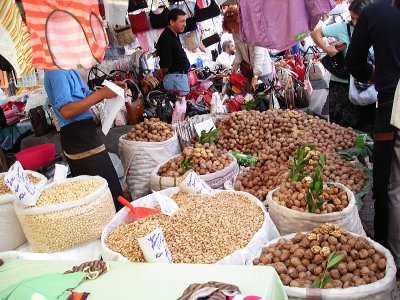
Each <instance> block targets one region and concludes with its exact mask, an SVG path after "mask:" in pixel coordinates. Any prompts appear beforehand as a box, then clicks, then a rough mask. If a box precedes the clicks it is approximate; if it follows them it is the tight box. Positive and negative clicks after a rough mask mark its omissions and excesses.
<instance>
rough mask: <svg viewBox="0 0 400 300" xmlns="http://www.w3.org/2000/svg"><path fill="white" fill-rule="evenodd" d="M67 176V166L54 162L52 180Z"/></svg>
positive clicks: (61, 179)
mask: <svg viewBox="0 0 400 300" xmlns="http://www.w3.org/2000/svg"><path fill="white" fill-rule="evenodd" d="M67 176H68V167H67V166H65V165H61V164H55V171H54V176H53V182H58V181H63V180H65V179H66V178H67Z"/></svg>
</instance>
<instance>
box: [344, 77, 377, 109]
mask: <svg viewBox="0 0 400 300" xmlns="http://www.w3.org/2000/svg"><path fill="white" fill-rule="evenodd" d="M349 100H350V102H351V103H353V104H354V105H361V106H363V105H369V104H372V103H375V102H376V101H378V92H377V91H376V89H375V85H374V84H370V85H369V87H368V88H366V89H364V90H362V91H360V90H359V89H358V88H357V85H356V82H355V79H354V77H353V76H351V75H350V82H349Z"/></svg>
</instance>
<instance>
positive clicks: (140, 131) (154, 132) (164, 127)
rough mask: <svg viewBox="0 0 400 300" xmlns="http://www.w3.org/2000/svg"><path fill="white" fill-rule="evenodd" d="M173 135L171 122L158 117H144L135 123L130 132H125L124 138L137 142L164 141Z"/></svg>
mask: <svg viewBox="0 0 400 300" xmlns="http://www.w3.org/2000/svg"><path fill="white" fill-rule="evenodd" d="M173 135H174V130H173V129H172V126H171V124H168V123H165V122H162V121H161V120H160V119H158V118H153V119H145V120H144V121H143V122H141V123H139V124H136V125H135V126H134V127H133V128H132V129H131V131H130V132H128V133H127V135H126V139H127V140H131V141H137V142H164V141H166V140H168V139H170V138H172V137H173Z"/></svg>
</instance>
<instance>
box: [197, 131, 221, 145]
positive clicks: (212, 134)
mask: <svg viewBox="0 0 400 300" xmlns="http://www.w3.org/2000/svg"><path fill="white" fill-rule="evenodd" d="M220 133H221V131H220V130H218V129H210V131H208V132H207V131H205V130H202V131H201V133H200V143H201V144H203V145H204V144H206V143H209V144H211V143H215V141H216V140H217V139H218V136H219V135H220Z"/></svg>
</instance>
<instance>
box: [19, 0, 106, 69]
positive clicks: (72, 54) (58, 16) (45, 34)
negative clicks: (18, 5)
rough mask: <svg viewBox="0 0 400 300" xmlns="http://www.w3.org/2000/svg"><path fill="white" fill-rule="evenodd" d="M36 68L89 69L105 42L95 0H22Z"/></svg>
mask: <svg viewBox="0 0 400 300" xmlns="http://www.w3.org/2000/svg"><path fill="white" fill-rule="evenodd" d="M22 2H23V5H24V8H25V13H26V20H27V25H28V30H29V32H30V34H31V44H32V49H33V62H32V64H33V66H34V67H35V68H37V69H45V70H46V69H47V70H56V69H79V68H81V67H85V68H90V67H91V66H93V65H95V64H97V63H99V62H101V61H102V60H103V57H104V53H105V50H106V47H107V44H108V40H107V35H106V33H105V29H104V26H103V21H102V19H101V16H100V14H99V6H98V2H97V0H85V1H80V0H43V1H36V0H22Z"/></svg>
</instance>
